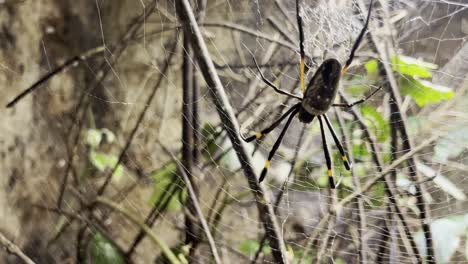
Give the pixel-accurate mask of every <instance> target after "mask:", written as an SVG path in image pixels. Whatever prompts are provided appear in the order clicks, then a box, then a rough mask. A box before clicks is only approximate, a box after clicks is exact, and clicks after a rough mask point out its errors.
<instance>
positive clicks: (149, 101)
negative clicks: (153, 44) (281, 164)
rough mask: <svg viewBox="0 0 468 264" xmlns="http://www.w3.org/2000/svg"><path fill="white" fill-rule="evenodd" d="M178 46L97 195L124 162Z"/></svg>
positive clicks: (163, 69) (170, 53) (173, 47)
mask: <svg viewBox="0 0 468 264" xmlns="http://www.w3.org/2000/svg"><path fill="white" fill-rule="evenodd" d="M176 47H177V43H176V42H174V43H173V44H172V47H171V49H170V50H169V56H168V57H167V59H166V60H165V61H164V64H163V66H162V70H161V73H160V74H159V76H158V80H157V81H156V84H155V85H154V87H153V89H152V90H151V93H150V95H149V96H148V99H147V100H146V102H145V104H144V107H143V110H142V111H141V113H140V115H139V116H138V118H137V121H136V122H135V125H134V126H133V128H132V131H131V132H130V135H129V136H128V138H127V140H126V142H125V146H124V147H123V149H122V151H121V152H120V154H119V158H118V159H117V162H116V164H115V165H114V167H113V168H112V170H110V171H109V172H108V173H107V174H106V176H105V180H104V183H103V184H102V185H101V187H99V189H98V191H97V195H98V196H99V195H102V194H103V193H104V191H105V190H106V187H107V186H108V185H109V183H110V182H111V179H112V175H114V173H115V172H116V171H117V169H118V167H119V166H120V163H121V162H122V160H123V157H124V156H125V154H126V152H127V150H128V148H129V147H130V145H131V144H132V141H133V138H134V137H135V135H136V132H137V131H138V128H139V127H140V124H141V122H142V121H143V119H144V118H145V116H146V113H147V111H148V108H149V107H150V106H151V102H152V101H153V98H154V96H155V94H156V91H157V90H158V88H159V86H160V85H161V83H162V81H163V80H164V76H165V74H166V72H167V70H168V69H169V66H170V64H171V61H172V58H173V57H174V54H175V49H176Z"/></svg>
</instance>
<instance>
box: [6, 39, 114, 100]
mask: <svg viewBox="0 0 468 264" xmlns="http://www.w3.org/2000/svg"><path fill="white" fill-rule="evenodd" d="M104 51H106V47H104V46H99V47H95V48H92V49H90V50H87V51H85V52H83V53H82V54H80V55H78V56H75V57H73V58H71V59H69V60H67V61H65V62H64V63H63V64H61V65H59V66H57V67H56V68H55V69H53V70H52V71H51V72H48V73H47V74H46V75H44V76H42V77H41V78H40V79H39V80H37V81H36V82H35V83H33V84H32V85H31V86H30V87H29V88H27V89H26V90H24V91H23V92H21V93H20V94H19V95H17V96H16V97H15V98H13V100H11V101H10V102H9V103H8V104H7V105H6V107H7V108H11V107H13V106H15V105H16V103H18V102H19V101H20V100H21V99H23V98H24V97H25V96H26V95H28V94H30V93H32V92H34V91H35V90H36V89H37V88H39V87H41V85H42V84H44V83H45V82H47V81H48V80H49V79H50V78H52V77H54V76H55V75H57V74H59V73H61V72H63V71H65V70H67V69H68V68H70V67H72V66H77V65H78V64H79V63H81V62H84V61H87V60H89V59H91V58H93V57H94V56H96V55H98V54H101V53H103V52H104Z"/></svg>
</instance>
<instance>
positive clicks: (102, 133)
mask: <svg viewBox="0 0 468 264" xmlns="http://www.w3.org/2000/svg"><path fill="white" fill-rule="evenodd" d="M104 138H105V139H106V142H108V143H112V142H114V140H115V135H114V133H112V131H110V130H109V129H107V128H103V129H88V131H86V137H85V141H86V143H87V144H88V145H90V146H91V147H92V148H97V147H99V144H101V142H102V140H103V139H104Z"/></svg>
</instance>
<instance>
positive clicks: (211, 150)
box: [201, 123, 220, 159]
mask: <svg viewBox="0 0 468 264" xmlns="http://www.w3.org/2000/svg"><path fill="white" fill-rule="evenodd" d="M201 134H202V138H203V143H204V145H205V146H206V148H205V149H204V150H205V151H204V155H205V157H206V158H207V159H210V158H211V157H213V155H214V154H215V153H216V152H217V151H218V150H219V148H220V147H219V145H218V144H216V139H218V137H219V136H220V133H219V131H217V130H216V127H215V126H213V125H212V124H211V123H205V124H204V125H203V129H202V131H201Z"/></svg>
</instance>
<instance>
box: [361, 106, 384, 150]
mask: <svg viewBox="0 0 468 264" xmlns="http://www.w3.org/2000/svg"><path fill="white" fill-rule="evenodd" d="M361 112H362V114H363V116H364V118H365V119H366V123H367V125H368V126H369V127H370V128H371V129H372V130H373V131H374V132H375V134H376V136H377V140H378V141H380V142H385V141H387V140H388V139H389V137H390V126H389V125H388V122H386V121H385V119H384V118H383V116H382V115H381V114H380V113H379V112H377V110H376V109H375V108H374V107H372V106H370V105H364V106H362V107H361Z"/></svg>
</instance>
